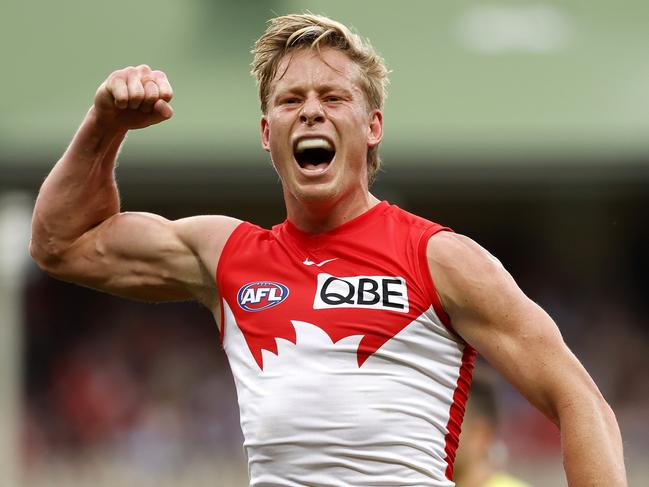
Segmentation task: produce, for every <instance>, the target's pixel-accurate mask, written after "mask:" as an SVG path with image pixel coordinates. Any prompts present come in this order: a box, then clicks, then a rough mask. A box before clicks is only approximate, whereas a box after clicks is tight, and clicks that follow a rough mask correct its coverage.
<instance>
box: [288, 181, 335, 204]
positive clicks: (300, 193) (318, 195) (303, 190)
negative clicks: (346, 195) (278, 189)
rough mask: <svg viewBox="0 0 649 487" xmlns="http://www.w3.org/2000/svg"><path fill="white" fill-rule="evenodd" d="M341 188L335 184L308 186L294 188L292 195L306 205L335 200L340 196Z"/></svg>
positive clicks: (291, 191)
mask: <svg viewBox="0 0 649 487" xmlns="http://www.w3.org/2000/svg"><path fill="white" fill-rule="evenodd" d="M339 189H340V188H338V187H337V185H334V184H331V183H330V184H306V185H299V186H297V187H294V188H292V190H290V193H291V194H292V195H293V197H294V198H295V199H297V200H299V201H304V202H305V203H309V202H311V203H316V202H319V203H321V202H324V201H328V200H335V199H336V198H337V197H338V195H339V194H340V190H339Z"/></svg>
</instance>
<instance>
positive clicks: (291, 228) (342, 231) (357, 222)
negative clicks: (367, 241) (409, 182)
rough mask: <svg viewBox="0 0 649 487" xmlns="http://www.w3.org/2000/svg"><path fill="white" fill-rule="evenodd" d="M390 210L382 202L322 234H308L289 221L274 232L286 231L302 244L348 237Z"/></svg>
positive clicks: (385, 202)
mask: <svg viewBox="0 0 649 487" xmlns="http://www.w3.org/2000/svg"><path fill="white" fill-rule="evenodd" d="M389 208H390V203H388V202H387V201H381V202H379V203H378V204H376V205H374V206H373V207H372V208H370V209H369V210H367V211H366V212H365V213H361V214H360V215H358V216H357V217H355V218H352V219H351V220H349V221H348V222H345V223H343V224H342V225H339V226H337V227H336V228H333V229H331V230H328V231H326V232H321V233H306V232H303V231H302V230H300V229H299V228H298V227H296V226H295V225H294V224H293V223H292V222H290V221H289V220H288V219H287V220H284V222H283V223H282V224H280V225H277V226H276V227H274V228H273V230H280V231H281V230H282V229H286V231H287V232H288V234H289V235H290V236H291V237H293V238H295V239H296V240H299V241H302V242H305V243H307V242H313V241H314V240H318V241H322V240H323V239H328V238H332V237H340V236H341V235H346V234H349V233H354V232H358V231H359V230H362V229H363V228H365V227H366V226H367V225H368V224H369V223H370V222H371V220H372V218H373V217H375V216H379V215H382V214H383V213H385V212H386V211H387V210H388V209H389Z"/></svg>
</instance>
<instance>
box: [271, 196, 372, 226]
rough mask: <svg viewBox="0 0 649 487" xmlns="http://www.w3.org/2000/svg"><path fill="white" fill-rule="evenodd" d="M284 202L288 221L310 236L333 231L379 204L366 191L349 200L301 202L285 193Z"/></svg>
mask: <svg viewBox="0 0 649 487" xmlns="http://www.w3.org/2000/svg"><path fill="white" fill-rule="evenodd" d="M284 201H285V203H286V214H287V218H288V220H289V221H290V222H291V223H293V225H295V226H296V227H297V228H299V229H300V230H302V231H303V232H305V233H311V234H317V233H322V232H327V231H329V230H333V229H334V228H336V227H339V226H340V225H343V224H345V223H347V222H348V221H350V220H353V219H354V218H356V217H357V216H360V215H362V214H363V213H365V212H366V211H368V210H369V209H370V208H372V207H374V206H376V205H377V204H379V200H378V199H377V198H375V197H374V195H372V194H371V193H370V192H368V191H365V192H363V193H361V194H357V195H355V196H354V198H351V199H343V200H337V201H331V200H313V201H302V200H298V199H296V198H295V197H294V196H292V195H290V194H286V193H285V194H284Z"/></svg>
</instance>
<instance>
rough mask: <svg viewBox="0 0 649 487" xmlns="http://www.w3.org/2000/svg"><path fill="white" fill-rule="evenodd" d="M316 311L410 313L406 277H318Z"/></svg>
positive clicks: (314, 306)
mask: <svg viewBox="0 0 649 487" xmlns="http://www.w3.org/2000/svg"><path fill="white" fill-rule="evenodd" d="M313 308H314V309H327V308H369V309H384V310H389V311H397V312H400V313H407V312H408V288H407V287H406V280H405V279H404V278H403V277H395V276H350V277H335V276H332V275H330V274H318V289H317V290H316V293H315V299H314V301H313Z"/></svg>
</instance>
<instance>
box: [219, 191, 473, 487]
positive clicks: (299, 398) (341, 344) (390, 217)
mask: <svg viewBox="0 0 649 487" xmlns="http://www.w3.org/2000/svg"><path fill="white" fill-rule="evenodd" d="M440 230H444V228H443V227H440V226H439V225H436V224H434V223H431V222H429V221H427V220H424V219H422V218H419V217H416V216H414V215H411V214H409V213H407V212H405V211H403V210H400V209H399V208H397V207H395V206H391V205H388V204H387V203H385V202H384V203H381V204H379V205H377V206H375V207H373V208H372V209H371V210H369V211H368V212H366V213H364V214H363V215H361V216H360V217H358V218H356V219H355V220H352V221H350V222H348V223H346V224H345V225H343V226H341V227H338V228H336V229H334V230H333V231H330V232H326V233H324V234H319V235H315V236H310V235H307V234H304V233H302V232H300V231H299V230H298V229H297V228H295V227H294V226H293V225H291V224H290V223H288V222H285V223H284V224H282V225H278V226H276V227H274V228H273V229H272V230H264V229H261V228H259V227H256V226H253V225H251V224H248V223H242V224H241V225H240V226H239V227H237V229H236V230H235V231H234V232H233V234H232V235H231V236H230V238H229V240H228V242H227V243H226V246H225V248H224V250H223V253H222V255H221V258H220V262H219V267H218V272H217V281H218V282H217V284H218V287H219V291H220V295H221V306H222V320H221V323H222V326H223V330H222V331H223V340H224V348H225V351H226V353H227V355H228V359H229V361H230V365H231V368H232V372H233V374H234V378H235V383H236V387H237V393H238V397H239V407H240V411H241V426H242V429H243V433H244V436H245V449H246V452H247V454H248V460H249V474H250V482H251V485H253V486H270V485H273V486H280V485H281V486H304V485H317V486H363V487H366V486H368V485H386V486H387V485H389V486H405V485H408V486H414V485H429V486H430V485H433V486H452V485H453V482H452V481H451V480H450V479H451V478H452V463H453V459H454V452H455V447H456V446H457V438H458V435H459V427H460V423H461V419H462V414H463V409H464V401H465V400H466V393H467V391H468V385H469V384H468V383H469V381H470V375H471V368H472V365H473V357H474V351H473V349H471V348H470V347H469V346H468V345H466V344H465V343H464V342H463V341H462V340H461V339H460V338H459V337H458V336H457V335H456V334H455V333H453V331H452V329H451V328H450V323H449V322H448V317H447V316H446V314H445V313H444V311H443V310H442V308H441V306H440V305H439V300H438V298H437V295H436V292H435V289H434V285H433V282H432V280H431V278H430V274H429V271H428V267H427V265H426V255H425V254H426V243H427V241H428V239H429V238H430V236H432V235H433V234H435V233H436V232H438V231H440Z"/></svg>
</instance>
